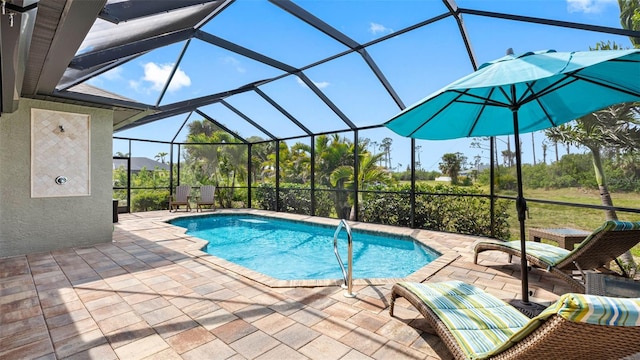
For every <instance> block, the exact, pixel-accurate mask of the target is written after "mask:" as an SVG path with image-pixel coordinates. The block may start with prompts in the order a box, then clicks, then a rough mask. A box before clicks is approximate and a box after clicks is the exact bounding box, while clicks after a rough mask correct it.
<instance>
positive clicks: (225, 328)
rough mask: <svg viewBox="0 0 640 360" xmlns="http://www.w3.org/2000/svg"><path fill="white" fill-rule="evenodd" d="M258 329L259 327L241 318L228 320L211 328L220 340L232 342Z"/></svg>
mask: <svg viewBox="0 0 640 360" xmlns="http://www.w3.org/2000/svg"><path fill="white" fill-rule="evenodd" d="M256 331H258V328H257V327H255V326H253V325H252V324H249V323H248V322H246V321H244V320H240V319H236V320H234V321H231V322H228V323H226V324H224V325H222V326H219V327H216V328H215V329H213V330H211V333H212V334H213V335H215V336H216V337H218V338H219V339H220V340H222V341H224V342H225V343H227V344H230V343H232V342H234V341H236V340H238V339H240V338H242V337H244V336H247V335H249V334H251V333H254V332H256Z"/></svg>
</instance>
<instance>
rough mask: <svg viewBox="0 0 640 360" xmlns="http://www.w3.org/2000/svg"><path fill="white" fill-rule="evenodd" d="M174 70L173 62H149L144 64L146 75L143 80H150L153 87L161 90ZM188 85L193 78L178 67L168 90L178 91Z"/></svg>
mask: <svg viewBox="0 0 640 360" xmlns="http://www.w3.org/2000/svg"><path fill="white" fill-rule="evenodd" d="M172 70H173V64H162V65H158V64H156V63H152V62H149V63H146V64H144V77H143V78H142V80H144V81H147V82H150V83H151V89H153V90H157V91H160V90H162V88H163V87H164V84H166V82H167V80H168V79H169V75H171V71H172ZM187 86H191V79H190V78H189V76H187V74H185V72H184V71H182V70H180V68H178V69H177V70H176V72H175V74H173V78H172V79H171V83H170V84H169V87H168V88H167V90H169V91H177V90H180V89H181V88H183V87H187Z"/></svg>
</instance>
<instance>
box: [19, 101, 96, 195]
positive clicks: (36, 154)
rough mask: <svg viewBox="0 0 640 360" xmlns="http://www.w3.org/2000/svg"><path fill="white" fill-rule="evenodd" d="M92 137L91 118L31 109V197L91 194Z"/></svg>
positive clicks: (82, 115)
mask: <svg viewBox="0 0 640 360" xmlns="http://www.w3.org/2000/svg"><path fill="white" fill-rule="evenodd" d="M90 134H91V116H90V115H87V114H75V113H68V112H61V111H52V110H43V109H31V197H34V198H36V197H62V196H89V195H91V183H90V179H91V174H90V169H91V166H90V165H91V164H90V149H91V136H90ZM58 176H64V177H66V178H67V182H66V183H64V184H63V185H58V184H57V183H56V181H55V179H56V178H57V177H58Z"/></svg>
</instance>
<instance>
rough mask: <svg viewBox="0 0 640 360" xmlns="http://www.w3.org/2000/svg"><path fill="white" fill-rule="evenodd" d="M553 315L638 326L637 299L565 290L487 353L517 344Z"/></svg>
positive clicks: (573, 319) (601, 322)
mask: <svg viewBox="0 0 640 360" xmlns="http://www.w3.org/2000/svg"><path fill="white" fill-rule="evenodd" d="M553 315H558V316H561V317H563V318H565V319H567V320H569V321H572V322H580V323H588V324H594V325H611V326H640V298H634V299H625V298H613V297H606V296H596V295H583V294H574V293H568V294H564V295H562V296H560V298H559V299H558V301H556V302H555V303H553V304H551V305H550V306H549V307H548V308H546V309H545V310H544V311H543V312H541V313H540V315H538V316H536V317H534V318H533V319H531V321H529V323H528V324H527V325H526V326H523V327H522V329H520V331H518V332H516V333H514V334H513V335H512V336H511V338H509V339H508V340H507V341H505V343H504V344H502V345H501V346H499V347H497V348H496V349H494V351H492V352H491V353H490V354H486V355H487V356H491V355H495V354H498V353H500V352H502V351H504V350H506V349H508V348H510V347H511V346H512V345H513V344H516V343H518V342H519V341H521V340H522V339H523V338H524V337H526V336H527V335H529V334H530V333H531V332H532V331H534V330H535V329H537V328H538V327H540V325H541V324H542V323H543V322H544V321H545V320H547V319H548V318H549V317H551V316H553Z"/></svg>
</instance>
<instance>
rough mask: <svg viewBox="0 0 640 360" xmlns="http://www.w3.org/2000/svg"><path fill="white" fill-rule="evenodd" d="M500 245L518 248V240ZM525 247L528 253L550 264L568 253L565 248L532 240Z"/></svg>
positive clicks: (560, 259) (558, 260) (563, 257)
mask: <svg viewBox="0 0 640 360" xmlns="http://www.w3.org/2000/svg"><path fill="white" fill-rule="evenodd" d="M500 245H502V246H508V247H510V248H513V249H517V250H520V240H513V241H507V242H504V243H502V242H501V243H500ZM526 249H527V254H528V255H532V256H535V257H537V258H538V259H540V260H542V261H544V262H546V263H548V264H549V265H551V266H555V265H556V264H557V263H558V262H560V261H562V260H564V259H565V258H566V257H567V255H568V254H569V253H570V251H569V250H567V249H563V248H561V247H558V246H553V245H550V244H545V243H539V242H534V241H527V248H526Z"/></svg>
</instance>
